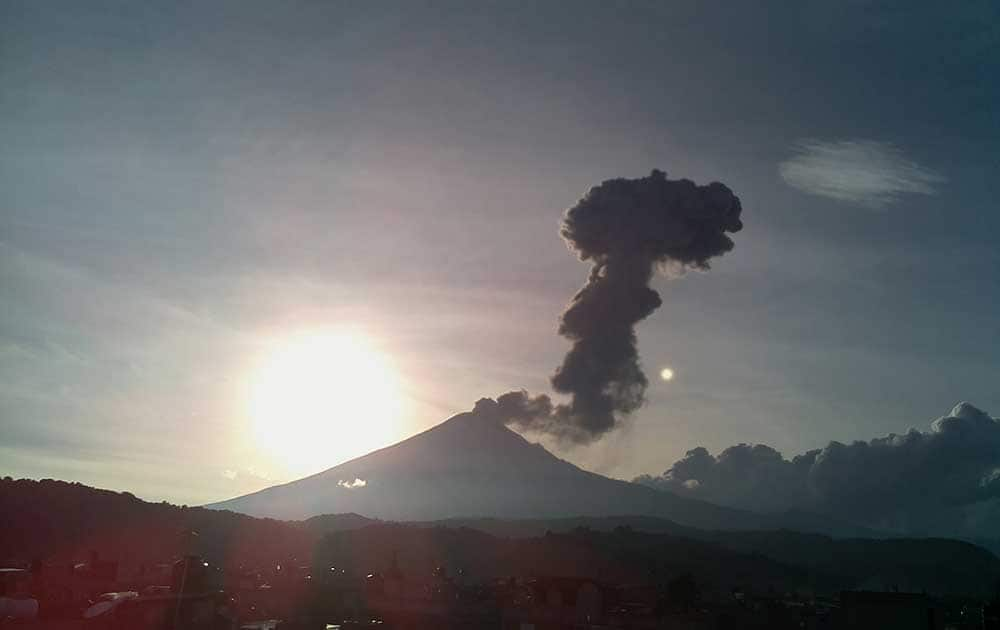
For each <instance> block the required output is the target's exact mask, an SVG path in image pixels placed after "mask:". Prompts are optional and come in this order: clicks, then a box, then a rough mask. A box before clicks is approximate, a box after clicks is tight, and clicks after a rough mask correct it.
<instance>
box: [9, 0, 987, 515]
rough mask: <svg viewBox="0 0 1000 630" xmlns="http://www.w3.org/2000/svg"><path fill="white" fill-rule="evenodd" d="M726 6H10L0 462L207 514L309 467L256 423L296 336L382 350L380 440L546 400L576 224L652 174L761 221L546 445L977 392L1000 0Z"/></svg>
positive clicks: (677, 298)
mask: <svg viewBox="0 0 1000 630" xmlns="http://www.w3.org/2000/svg"><path fill="white" fill-rule="evenodd" d="M736 4H737V3H732V2H705V1H700V0H699V1H690V2H669V1H662V2H651V3H644V2H621V3H611V2H593V3H590V2H572V3H569V2H567V3H522V2H499V3H483V2H479V3H469V2H456V3H453V4H448V3H440V2H430V3H423V2H403V3H399V4H395V3H376V2H350V3H348V2H320V1H315V2H248V1H240V2H191V3H179V2H164V3H162V4H159V5H157V3H153V2H145V3H135V2H120V3H111V2H86V3H80V2H65V3H59V2H36V1H29V0H25V1H24V2H15V1H12V0H7V1H5V2H3V3H2V5H0V138H2V142H0V191H2V193H0V195H2V196H0V474H11V475H14V476H29V477H56V478H65V479H74V480H79V481H82V482H85V483H90V484H94V485H98V486H103V487H110V488H117V489H128V490H131V491H133V492H135V493H136V494H138V495H139V496H142V497H144V498H150V499H157V500H159V499H168V500H172V501H178V502H186V503H201V502H206V501H210V500H216V499H222V498H225V497H229V496H233V495H236V494H239V493H241V492H243V491H246V490H249V489H253V488H256V487H259V486H260V485H261V484H263V483H266V481H264V480H261V479H257V478H256V476H263V477H268V478H271V479H274V480H285V479H290V478H292V477H294V476H296V475H297V474H301V473H302V472H303V471H304V470H307V469H308V470H319V469H321V468H324V467H326V466H327V465H330V466H332V465H334V464H336V463H338V461H337V459H336V456H333V455H331V457H333V460H332V461H329V462H307V463H306V464H305V465H299V466H298V467H296V466H295V465H292V464H290V463H289V462H287V461H281V460H278V459H275V458H274V457H272V456H271V455H269V454H268V453H267V452H265V449H263V448H262V447H261V445H260V444H259V443H258V440H255V439H254V434H253V431H252V430H251V429H250V427H249V420H248V417H247V415H248V414H247V398H248V396H249V395H250V394H248V388H249V387H250V386H249V385H248V383H249V382H250V381H251V380H252V379H251V378H250V376H249V375H250V374H251V373H252V372H253V369H254V368H253V366H254V365H257V364H258V363H259V362H260V361H261V360H262V359H261V356H262V355H264V354H266V353H267V352H268V351H269V350H268V349H269V348H272V347H273V345H274V344H275V343H280V340H281V339H283V338H285V337H287V336H288V335H295V334H300V333H303V332H306V333H308V331H314V330H326V329H338V330H339V329H350V330H354V331H362V333H363V335H364V336H365V337H366V338H368V339H370V340H371V341H372V343H373V344H374V345H375V346H377V347H378V348H379V349H380V351H381V352H382V353H383V354H384V356H385V357H387V361H389V362H390V363H391V364H392V365H393V366H394V368H395V370H396V373H397V374H398V377H399V380H400V382H401V383H402V388H403V390H404V391H405V401H404V402H405V404H404V405H403V408H404V411H403V412H401V414H400V419H399V422H398V427H396V429H395V435H394V436H393V438H392V439H389V440H388V441H393V440H394V439H401V438H404V437H406V436H408V435H411V434H413V433H414V432H417V431H419V430H422V429H424V428H426V427H429V426H431V425H433V424H435V423H437V422H439V421H441V420H443V419H445V418H447V417H448V416H450V415H452V414H454V413H457V412H459V411H463V410H466V409H469V408H471V406H472V404H473V403H474V402H475V401H476V399H478V398H480V397H482V396H493V395H496V394H499V393H502V392H504V391H507V390H509V389H512V388H521V387H525V388H528V389H529V390H531V391H532V392H544V391H547V389H548V386H547V379H548V376H549V375H550V374H551V373H552V370H553V369H554V368H555V366H557V365H558V364H559V363H560V361H561V359H562V355H563V353H564V352H565V350H566V348H567V343H566V341H565V340H564V339H562V338H561V337H559V336H558V335H557V334H556V330H555V329H556V325H557V320H558V316H559V314H560V312H561V311H562V309H563V308H564V306H565V304H566V303H567V301H568V300H569V299H570V297H571V296H572V295H573V292H574V291H575V290H576V289H577V288H579V286H580V285H581V284H582V283H583V281H584V280H585V278H586V273H587V265H586V264H584V263H581V262H579V261H577V260H576V259H575V257H574V256H573V255H572V253H571V252H569V251H568V249H567V248H566V246H565V245H564V244H563V242H562V241H561V240H560V238H559V235H558V231H557V230H558V222H559V220H560V217H561V214H562V212H563V210H564V209H565V208H567V207H569V206H571V205H573V204H574V203H575V202H576V201H577V200H578V199H579V198H580V196H581V195H582V194H584V193H585V192H586V191H587V190H588V189H589V188H590V187H591V186H593V185H596V184H598V183H600V182H601V181H603V180H605V179H608V178H612V177H619V176H626V177H639V176H643V175H646V174H648V173H649V172H650V170H652V169H653V168H660V169H663V170H665V171H666V172H667V173H668V174H669V175H670V176H671V177H688V178H691V179H694V180H695V181H697V182H699V183H707V182H708V181H711V180H718V181H721V182H724V183H725V184H727V185H728V186H729V187H730V188H732V190H733V191H734V192H735V193H736V194H737V195H739V196H740V198H741V199H742V203H743V208H744V211H743V220H744V223H745V225H746V227H745V229H744V230H743V231H741V232H739V233H737V234H735V235H734V240H735V241H736V247H735V249H734V250H733V252H731V253H729V254H727V255H726V256H724V257H722V258H721V259H719V260H717V261H716V262H715V263H714V265H713V269H712V270H711V271H710V272H709V273H704V274H702V273H690V274H688V275H687V276H686V277H683V278H680V279H676V280H668V279H666V278H661V279H659V280H657V281H656V285H655V286H656V288H657V289H658V290H659V291H660V292H661V294H662V296H663V300H664V305H663V307H662V308H660V309H659V310H658V311H657V312H656V313H655V314H653V315H652V316H651V317H650V318H649V319H648V320H646V321H644V322H643V323H641V324H640V326H639V348H640V354H641V357H642V360H643V363H644V365H645V367H646V369H647V372H649V373H650V374H651V375H652V374H654V373H655V372H658V371H659V369H660V368H662V367H664V366H671V367H672V368H673V369H674V370H675V373H676V377H675V378H674V380H673V381H671V382H669V383H663V382H659V381H655V382H653V384H652V386H651V387H650V389H649V392H648V395H649V403H648V404H647V406H646V407H645V408H643V409H642V410H641V411H640V412H639V413H638V414H637V415H636V416H635V417H634V418H633V419H632V421H631V423H630V425H629V426H628V427H627V428H626V429H624V430H623V431H619V432H617V433H615V434H612V435H610V436H608V437H607V438H605V439H604V440H602V441H600V442H598V443H596V444H594V445H592V446H588V447H583V448H575V449H571V450H557V452H558V453H559V454H560V455H561V456H564V457H566V458H568V459H570V460H572V461H574V462H576V463H579V464H581V465H584V466H586V467H588V468H591V469H593V470H596V471H599V472H603V473H606V474H610V475H612V476H618V477H623V478H630V477H632V476H634V475H636V474H639V473H644V472H649V473H659V472H662V471H663V470H664V468H666V467H667V466H669V465H670V464H671V463H672V462H673V461H675V460H676V459H678V458H679V457H680V456H682V455H683V454H684V452H685V451H687V450H688V449H689V448H692V447H694V446H696V445H704V446H706V447H707V448H708V449H709V450H711V451H715V450H718V449H721V448H723V447H725V446H729V445H731V444H735V443H738V442H766V443H768V444H771V445H773V446H774V447H776V448H778V449H779V450H781V451H783V452H785V453H786V454H788V455H791V454H794V453H797V452H799V451H803V450H806V449H809V448H815V447H818V446H822V445H823V444H825V443H826V442H827V441H829V440H831V439H838V440H841V441H850V440H853V439H867V438H871V437H874V436H878V435H883V434H885V433H888V432H891V431H897V432H899V431H904V430H906V429H907V428H909V427H911V426H918V427H921V428H924V427H926V426H927V424H928V423H929V421H930V420H931V419H933V418H935V417H938V416H941V415H943V414H945V413H947V412H948V410H949V409H951V408H952V406H953V405H954V404H955V403H956V402H958V401H960V400H968V401H971V402H972V403H974V404H975V405H976V406H978V407H979V408H981V409H984V410H986V411H988V412H992V413H993V415H997V414H998V412H1000V387H998V383H1000V354H998V352H997V340H1000V317H998V316H997V311H998V306H1000V248H998V247H997V241H998V237H1000V214H998V212H997V201H996V198H997V195H998V193H1000V157H998V156H1000V115H998V112H997V99H998V97H1000V82H998V81H997V80H996V77H997V76H1000V53H998V51H1000V27H998V25H1000V5H998V4H997V3H995V2H993V1H992V0H986V1H982V2H975V1H970V2H963V3H959V4H960V7H949V6H946V5H947V3H941V2H927V3H917V2H899V3H883V2H868V1H862V0H858V1H851V2H834V1H831V0H823V1H806V2H795V3H787V2H785V3H779V2H774V3H767V4H769V10H764V9H763V8H762V7H763V5H762V3H756V2H755V3H740V4H742V5H743V6H744V8H735V7H734V5H736ZM921 4H923V5H926V6H920V5H921ZM751 5H752V6H753V7H754V8H753V9H750V8H749V7H750V6H751ZM276 340H277V341H276ZM331 387H333V388H335V384H332V385H331ZM354 393H355V392H344V393H343V395H344V396H351V395H353V394H354ZM346 408H347V409H349V410H350V411H351V413H350V414H346V415H351V416H352V417H350V418H346V417H343V416H344V415H345V414H343V413H340V414H338V413H337V409H331V410H330V420H329V422H330V423H331V424H332V425H333V426H336V427H338V429H337V430H338V431H341V430H342V431H343V435H344V440H343V441H344V443H345V444H348V445H350V444H354V443H357V440H356V438H355V437H353V436H355V435H357V434H358V433H359V432H361V433H363V432H364V431H365V428H364V427H365V419H364V418H363V417H353V416H357V415H363V414H361V413H359V412H358V411H357V410H358V409H361V408H362V406H361V403H360V402H359V401H353V402H352V403H350V404H348V405H346ZM340 427H342V429H340ZM331 450H336V452H338V453H342V452H346V451H344V449H343V448H341V449H339V450H338V449H331ZM347 450H348V451H349V450H350V449H349V448H348V449H347ZM352 454H353V455H360V454H362V453H361V452H356V453H352ZM341 458H342V457H341Z"/></svg>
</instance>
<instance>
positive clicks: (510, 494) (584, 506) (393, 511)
mask: <svg viewBox="0 0 1000 630" xmlns="http://www.w3.org/2000/svg"><path fill="white" fill-rule="evenodd" d="M207 507H209V508H212V509H223V510H232V511H235V512H242V513H244V514H249V515H251V516H261V517H271V518H278V519H304V518H309V517H312V516H316V515H320V514H332V513H345V512H354V513H357V514H363V515H365V516H367V517H370V518H379V519H385V520H395V521H432V520H439V519H447V518H456V517H499V518H559V517H576V516H621V515H643V516H654V517H660V518H667V519H670V520H672V521H675V522H676V523H679V524H682V525H686V526H690V527H699V528H705V529H775V528H787V529H798V530H802V531H817V532H825V533H832V534H835V535H858V534H860V533H861V532H859V531H858V530H851V529H850V528H848V527H845V526H842V525H838V524H836V523H832V522H831V521H830V520H829V519H827V518H821V517H814V516H811V515H804V514H782V515H764V514H756V513H753V512H747V511H741V510H735V509H731V508H724V507H720V506H716V505H713V504H710V503H706V502H703V501H698V500H694V499H689V498H684V497H679V496H677V495H674V494H670V493H668V492H663V491H659V490H654V489H652V488H647V487H645V486H640V485H638V484H633V483H629V482H626V481H620V480H617V479H610V478H608V477H604V476H601V475H598V474H595V473H592V472H588V471H585V470H582V469H580V468H578V467H577V466H574V465H573V464H571V463H569V462H567V461H565V460H562V459H559V458H558V457H556V456H554V455H552V454H551V453H550V452H548V451H547V450H546V449H545V448H544V447H543V446H541V445H539V444H533V443H531V442H528V441H527V440H526V439H524V438H523V437H522V436H520V435H519V434H517V433H515V432H514V431H511V430H510V429H508V428H506V427H505V426H503V425H502V424H501V423H498V422H496V421H495V420H493V419H491V418H489V417H488V416H486V415H485V414H478V413H475V412H469V413H462V414H459V415H457V416H454V417H452V418H451V419H449V420H447V421H445V422H443V423H441V424H439V425H437V426H435V427H433V428H431V429H429V430H427V431H424V432H423V433H420V434H418V435H415V436H413V437H411V438H409V439H407V440H404V441H402V442H399V443H397V444H395V445H393V446H389V447H386V448H383V449H380V450H377V451H374V452H372V453H369V454H368V455H365V456H363V457H359V458H357V459H354V460H351V461H349V462H346V463H343V464H340V465H339V466H335V467H333V468H330V469H329V470H326V471H323V472H320V473H317V474H315V475H312V476H310V477H306V478H304V479H300V480H298V481H293V482H290V483H287V484H283V485H279V486H273V487H270V488H266V489H264V490H260V491H258V492H254V493H252V494H248V495H245V496H241V497H237V498H234V499H230V500H227V501H222V502H220V503H215V504H212V505H209V506H207Z"/></svg>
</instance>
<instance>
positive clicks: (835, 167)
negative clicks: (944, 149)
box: [778, 140, 946, 208]
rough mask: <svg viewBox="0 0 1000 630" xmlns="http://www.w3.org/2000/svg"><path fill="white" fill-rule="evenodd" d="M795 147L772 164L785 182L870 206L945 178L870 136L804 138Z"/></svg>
mask: <svg viewBox="0 0 1000 630" xmlns="http://www.w3.org/2000/svg"><path fill="white" fill-rule="evenodd" d="M795 151H796V152H795V155H794V156H793V157H792V158H791V159H788V160H786V161H784V162H782V163H781V164H779V165H778V172H779V173H780V174H781V177H782V179H784V180H785V182H786V183H787V184H788V185H790V186H792V187H794V188H798V189H799V190H801V191H804V192H807V193H811V194H814V195H820V196H823V197H830V198H832V199H838V200H840V201H847V202H850V203H857V204H861V205H864V206H868V207H872V208H881V207H884V206H887V205H890V204H892V203H894V202H896V201H897V200H898V199H899V197H900V196H901V195H904V194H920V195H932V194H934V193H935V192H937V185H939V184H942V183H944V182H945V181H946V179H945V177H944V176H942V175H940V174H939V173H936V172H934V171H932V170H930V169H928V168H925V167H923V166H921V165H919V164H917V163H916V162H914V161H912V160H910V159H908V158H907V157H906V156H905V155H904V154H903V152H902V151H900V150H899V149H898V148H896V147H895V146H893V145H892V144H888V143H884V142H876V141H874V140H838V141H832V142H822V141H818V140H805V141H802V142H800V143H798V144H797V145H796V148H795Z"/></svg>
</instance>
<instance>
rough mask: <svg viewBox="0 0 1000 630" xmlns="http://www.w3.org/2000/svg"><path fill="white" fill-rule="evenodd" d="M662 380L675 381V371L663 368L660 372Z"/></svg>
mask: <svg viewBox="0 0 1000 630" xmlns="http://www.w3.org/2000/svg"><path fill="white" fill-rule="evenodd" d="M660 378H662V379H663V380H665V381H672V380H674V371H673V370H671V369H670V368H663V369H662V370H660Z"/></svg>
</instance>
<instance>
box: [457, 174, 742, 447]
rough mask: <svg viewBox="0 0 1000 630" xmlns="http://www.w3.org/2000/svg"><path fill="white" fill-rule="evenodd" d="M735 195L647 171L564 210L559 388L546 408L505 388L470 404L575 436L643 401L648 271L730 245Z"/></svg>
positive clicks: (672, 267) (675, 266)
mask: <svg viewBox="0 0 1000 630" xmlns="http://www.w3.org/2000/svg"><path fill="white" fill-rule="evenodd" d="M740 211H741V206H740V200H739V199H738V198H737V197H736V195H734V194H733V193H732V191H731V190H729V188H728V187H726V186H725V185H723V184H720V183H718V182H712V183H710V184H708V185H706V186H699V185H697V184H695V183H694V182H692V181H690V180H687V179H678V180H671V179H667V175H666V173H664V172H663V171H659V170H654V171H653V172H652V173H650V175H649V176H648V177H642V178H639V179H624V178H619V179H610V180H607V181H605V182H604V183H602V184H601V185H599V186H595V187H594V188H592V189H591V190H590V192H588V193H587V194H586V195H585V196H584V197H583V199H581V200H580V201H579V202H578V203H577V204H576V205H575V206H573V207H572V208H570V209H569V210H567V211H566V214H565V216H564V218H563V222H562V226H561V229H560V234H561V235H562V237H563V239H565V241H566V243H567V245H568V246H569V248H570V249H571V250H573V251H574V252H575V253H576V254H577V256H579V258H580V260H582V261H590V263H591V269H590V275H589V276H588V278H587V283H586V284H585V285H584V286H583V288H582V289H580V290H579V291H578V292H577V294H576V295H575V296H574V297H573V300H572V301H571V302H570V304H569V306H568V307H567V308H566V311H565V312H564V313H563V314H562V317H561V319H560V322H559V334H560V335H562V336H563V337H566V338H567V339H569V340H570V341H571V342H572V347H571V348H570V350H569V352H568V353H567V354H566V357H565V358H564V359H563V362H562V365H560V366H559V367H558V368H557V369H556V372H555V374H554V375H553V376H552V379H551V382H552V388H553V389H554V390H555V391H556V392H559V393H561V394H568V395H569V396H570V400H569V402H568V403H566V404H559V405H553V403H552V401H551V400H550V399H549V397H548V396H546V395H544V394H543V395H540V396H535V397H531V396H529V395H528V394H527V393H526V392H524V391H514V392H508V393H506V394H504V395H502V396H499V397H498V398H497V399H496V401H492V400H489V399H483V400H481V401H480V402H479V403H477V405H476V411H477V412H479V413H488V414H489V415H491V416H494V417H496V418H498V419H499V420H501V421H502V422H505V423H507V424H509V425H511V426H514V427H515V428H519V429H526V430H536V431H543V432H546V433H550V434H553V435H555V436H557V437H558V438H560V439H562V440H565V441H570V442H577V443H586V442H591V441H593V440H596V439H598V438H599V437H601V436H602V435H604V434H605V433H607V432H608V431H610V430H612V429H614V428H615V427H616V426H617V425H618V424H619V422H621V420H622V418H624V417H625V416H628V415H629V414H631V413H632V412H634V411H635V410H637V409H638V408H639V407H641V406H642V404H643V402H645V392H646V386H647V384H648V381H647V380H646V376H645V374H643V372H642V367H641V366H640V363H639V352H638V349H637V348H636V335H635V325H636V324H638V323H639V322H640V321H642V320H643V319H645V318H646V317H648V316H649V315H650V314H651V313H652V312H653V311H655V310H656V309H657V308H659V306H660V304H662V301H661V299H660V295H659V294H658V293H657V292H656V291H654V290H653V289H651V288H650V286H649V283H650V281H651V280H652V279H653V275H654V273H655V272H656V271H657V270H663V271H673V272H675V273H683V272H684V271H685V270H688V269H696V270H702V271H704V270H707V269H708V268H709V261H710V260H711V259H712V258H714V257H716V256H720V255H722V254H724V253H726V252H728V251H729V250H731V249H732V248H733V241H732V239H730V238H729V236H727V232H738V231H739V230H740V229H742V227H743V223H742V222H741V221H740Z"/></svg>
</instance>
